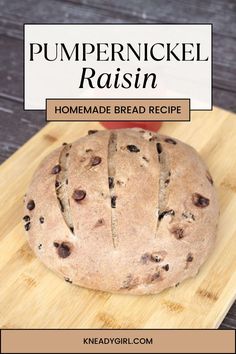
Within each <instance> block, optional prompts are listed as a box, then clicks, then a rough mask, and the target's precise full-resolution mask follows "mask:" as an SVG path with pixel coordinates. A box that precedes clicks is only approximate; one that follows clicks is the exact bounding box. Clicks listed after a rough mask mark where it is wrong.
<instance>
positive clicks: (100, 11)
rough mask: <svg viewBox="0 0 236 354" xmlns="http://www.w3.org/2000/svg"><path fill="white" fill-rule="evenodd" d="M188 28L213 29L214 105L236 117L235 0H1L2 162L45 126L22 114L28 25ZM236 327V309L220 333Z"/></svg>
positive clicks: (39, 118) (40, 118)
mask: <svg viewBox="0 0 236 354" xmlns="http://www.w3.org/2000/svg"><path fill="white" fill-rule="evenodd" d="M26 22H40V23H47V22H60V23H63V22H71V23H73V22H74V23H75V22H77V23H81V22H84V23H90V22H98V23H109V22H112V23H116V22H117V23H118V22H127V23H128V22H135V23H139V22H145V23H160V22H161V23H168V22H178V23H181V22H183V23H189V22H197V23H201V22H211V23H213V26H214V52H213V54H214V57H213V59H214V60H213V62H214V65H213V78H214V82H213V88H214V89H213V98H214V105H216V106H220V107H223V108H225V109H228V110H231V111H234V112H236V100H235V96H236V85H235V82H236V60H235V59H236V33H235V23H236V2H235V0H214V1H213V0H210V1H204V0H191V1H186V0H179V1H175V0H169V1H168V2H167V1H166V0H156V1H155V0H147V1H142V0H129V1H126V0H111V1H109V0H82V1H80V0H69V1H67V0H20V1H19V0H11V1H9V0H0V162H2V161H4V160H5V159H6V158H8V157H9V156H10V155H11V154H12V153H13V152H15V151H16V150H17V149H18V148H19V147H20V146H21V145H22V144H23V143H24V142H25V141H27V140H28V139H29V138H30V137H31V136H33V135H34V134H35V133H36V132H37V131H38V130H40V129H41V128H42V127H43V126H44V125H45V120H44V113H43V112H29V111H27V112H26V111H23V41H22V40H23V31H22V26H23V23H26ZM235 327H236V305H235V306H234V307H232V309H231V311H230V312H229V314H228V315H227V317H226V319H225V320H224V322H223V324H222V326H221V328H235Z"/></svg>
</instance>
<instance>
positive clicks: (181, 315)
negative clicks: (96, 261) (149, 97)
mask: <svg viewBox="0 0 236 354" xmlns="http://www.w3.org/2000/svg"><path fill="white" fill-rule="evenodd" d="M97 128H101V127H100V125H99V124H98V123H62V122H59V123H50V124H48V125H47V126H46V127H45V128H44V129H42V130H41V131H40V132H39V133H38V134H37V135H36V136H34V137H33V138H32V139H31V140H29V141H28V142H27V143H26V144H25V145H24V146H23V147H22V148H21V149H19V150H18V151H17V152H16V153H15V154H14V155H13V156H12V157H11V158H10V159H9V160H7V161H6V162H5V163H4V164H3V165H2V166H1V167H0V204H1V205H0V210H1V212H0V213H1V218H0V233H1V236H0V327H1V328H216V327H218V326H219V324H220V323H221V321H222V320H223V318H224V316H225V315H226V313H227V311H228V309H229V307H230V305H231V304H232V303H233V301H234V299H235V295H236V222H235V220H236V158H235V155H236V138H235V137H236V115H234V114H232V113H229V112H226V111H223V110H220V109H217V108H215V109H214V111H213V112H194V113H192V121H191V123H189V122H188V123H165V124H163V126H162V128H161V133H164V134H170V135H172V136H174V137H177V138H179V139H181V140H183V141H185V142H187V143H189V144H191V145H192V146H194V147H195V148H196V149H197V150H198V152H199V153H200V154H201V155H202V157H203V159H204V160H205V161H206V163H207V164H208V166H209V169H210V171H211V173H212V175H213V176H214V180H215V184H216V187H217V188H218V192H219V198H220V205H221V217H220V223H219V232H218V237H217V242H216V247H215V250H214V252H213V253H212V255H211V257H210V258H209V259H208V261H207V262H206V263H205V264H204V266H203V267H202V268H201V271H200V273H199V274H198V276H197V277H196V278H195V279H190V280H186V281H184V282H183V283H182V284H180V285H179V287H177V288H173V289H169V290H166V291H164V292H163V293H161V294H159V295H149V296H128V295H111V294H109V293H103V292H99V291H91V290H87V289H83V288H80V287H77V286H74V285H71V284H68V283H66V282H64V281H62V280H61V279H59V278H58V277H57V276H56V275H55V274H54V273H52V272H51V271H49V270H47V269H46V268H45V267H44V265H42V264H41V263H40V262H39V261H38V260H37V259H36V258H35V257H34V255H33V253H32V252H31V250H30V248H29V246H28V244H27V243H26V238H25V234H24V231H23V225H22V223H21V218H22V205H23V203H22V199H23V195H24V193H25V191H26V188H27V186H28V183H29V181H30V179H31V176H32V174H33V172H34V170H35V168H36V167H37V165H38V163H39V162H40V161H41V160H42V158H43V157H44V156H46V155H47V154H48V153H49V152H50V151H52V150H53V149H54V148H56V147H57V146H59V145H60V144H62V143H63V142H65V141H66V142H70V141H73V140H76V139H77V138H79V137H80V136H83V135H85V134H86V133H87V131H88V129H97Z"/></svg>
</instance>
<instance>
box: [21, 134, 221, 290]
mask: <svg viewBox="0 0 236 354" xmlns="http://www.w3.org/2000/svg"><path fill="white" fill-rule="evenodd" d="M218 215H219V207H218V202H217V196H216V190H215V188H214V185H213V180H212V177H211V176H210V174H209V172H208V170H207V168H206V166H205V164H204V163H203V161H202V160H201V158H200V157H199V155H198V154H197V153H196V151H195V150H194V149H193V148H192V147H190V146H189V145H186V144H184V143H182V142H181V141H179V140H177V139H173V138H170V137H167V136H163V135H159V134H155V133H153V132H149V131H145V130H140V129H122V130H114V131H92V132H90V134H89V135H88V136H86V137H83V138H81V139H79V140H78V141H76V142H74V143H73V144H63V146H61V147H60V148H58V149H57V150H55V151H54V152H52V153H51V154H50V155H49V156H48V157H47V158H46V159H44V161H43V162H42V163H41V165H40V166H39V168H38V170H37V171H36V173H35V175H34V177H33V180H32V182H31V185H30V187H29V190H28V193H27V195H26V198H25V216H24V221H25V229H26V230H27V234H28V240H29V243H30V246H31V247H32V249H33V250H34V252H35V253H36V255H37V256H38V257H39V259H40V260H41V261H42V262H43V263H44V264H45V265H46V266H47V267H49V268H50V269H52V270H54V271H56V272H57V273H58V274H59V275H61V276H62V277H63V278H64V279H65V280H66V281H67V282H70V283H73V284H78V285H80V286H83V287H87V288H92V289H98V290H103V291H109V292H121V293H130V294H150V293H158V292H160V291H162V290H163V289H166V288H168V287H171V286H175V285H176V284H178V283H180V282H182V281H183V280H184V279H186V278H189V277H193V276H195V275H196V274H197V272H198V270H199V267H200V266H201V265H202V264H203V262H204V261H205V260H206V258H207V257H208V254H209V252H210V251H211V249H212V246H213V244H214V241H215V236H216V227H217V219H218Z"/></svg>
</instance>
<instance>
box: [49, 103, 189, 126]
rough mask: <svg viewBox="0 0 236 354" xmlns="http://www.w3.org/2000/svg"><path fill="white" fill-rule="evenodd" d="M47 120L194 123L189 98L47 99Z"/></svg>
mask: <svg viewBox="0 0 236 354" xmlns="http://www.w3.org/2000/svg"><path fill="white" fill-rule="evenodd" d="M46 120H47V121H182V122H186V121H190V100H189V99H47V100H46Z"/></svg>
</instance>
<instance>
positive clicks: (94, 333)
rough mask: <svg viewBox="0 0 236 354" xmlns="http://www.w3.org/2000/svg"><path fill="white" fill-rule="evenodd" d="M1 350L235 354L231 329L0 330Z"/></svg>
mask: <svg viewBox="0 0 236 354" xmlns="http://www.w3.org/2000/svg"><path fill="white" fill-rule="evenodd" d="M1 352H2V353H234V352H235V332H234V331H233V330H154V329H150V330H148V329H147V330H124V329H122V330H100V329H97V330H96V329H95V330H93V329H88V330H87V329H85V330H2V331H1Z"/></svg>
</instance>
